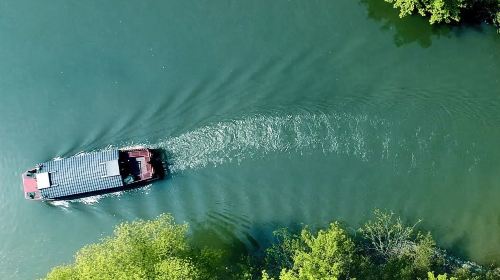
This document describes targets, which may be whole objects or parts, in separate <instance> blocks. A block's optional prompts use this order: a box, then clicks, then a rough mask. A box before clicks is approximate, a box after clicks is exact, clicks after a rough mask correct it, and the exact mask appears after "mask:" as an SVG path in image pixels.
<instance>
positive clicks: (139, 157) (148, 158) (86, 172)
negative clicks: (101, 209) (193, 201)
mask: <svg viewBox="0 0 500 280" xmlns="http://www.w3.org/2000/svg"><path fill="white" fill-rule="evenodd" d="M164 175H165V174H164V169H163V166H162V160H161V157H160V153H159V152H157V151H155V150H152V149H147V148H140V149H130V150H110V151H102V152H92V153H86V154H82V155H77V156H73V157H69V158H64V159H59V160H52V161H48V162H45V163H41V164H38V165H37V166H36V167H35V168H34V169H31V170H28V171H26V172H25V173H24V174H23V175H22V177H23V186H24V196H25V198H26V199H29V200H57V199H70V198H78V197H83V196H89V195H95V194H101V193H108V192H113V191H120V190H124V189H129V188H133V187H136V186H139V185H143V184H145V183H148V182H150V181H153V180H157V179H160V178H161V177H163V176H164Z"/></svg>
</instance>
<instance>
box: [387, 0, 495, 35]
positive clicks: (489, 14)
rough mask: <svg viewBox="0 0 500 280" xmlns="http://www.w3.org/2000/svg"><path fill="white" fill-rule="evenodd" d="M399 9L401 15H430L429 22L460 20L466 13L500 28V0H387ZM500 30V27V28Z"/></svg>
mask: <svg viewBox="0 0 500 280" xmlns="http://www.w3.org/2000/svg"><path fill="white" fill-rule="evenodd" d="M385 1H386V2H388V3H391V4H392V5H393V6H394V8H397V9H399V16H400V17H405V16H408V15H411V14H414V13H418V14H420V15H421V16H425V17H429V22H430V23H431V24H434V23H452V22H460V21H461V20H462V19H463V17H464V15H468V16H469V17H474V18H475V19H476V20H481V21H488V22H490V23H493V24H495V25H496V26H497V27H499V28H500V1H499V0H385ZM499 30H500V29H499Z"/></svg>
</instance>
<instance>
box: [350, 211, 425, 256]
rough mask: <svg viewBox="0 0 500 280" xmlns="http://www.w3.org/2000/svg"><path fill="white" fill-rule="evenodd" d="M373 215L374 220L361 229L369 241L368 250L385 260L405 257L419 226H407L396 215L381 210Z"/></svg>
mask: <svg viewBox="0 0 500 280" xmlns="http://www.w3.org/2000/svg"><path fill="white" fill-rule="evenodd" d="M373 215H374V218H373V219H372V220H369V221H368V222H366V223H365V224H364V226H363V227H362V228H361V229H359V231H360V232H361V234H362V236H363V237H364V238H365V240H366V241H367V244H368V245H367V249H368V250H372V251H373V252H374V253H375V254H376V255H378V256H379V257H381V258H382V259H385V260H387V259H390V258H393V257H401V256H403V255H405V254H406V253H407V252H406V251H408V249H409V248H410V246H409V243H408V241H410V240H411V238H412V235H413V232H414V228H415V226H416V225H417V224H415V225H413V226H411V227H409V226H405V225H404V224H403V222H402V221H401V218H400V217H395V216H394V213H392V212H390V213H389V212H383V211H381V210H379V209H375V211H374V212H373Z"/></svg>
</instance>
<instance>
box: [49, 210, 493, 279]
mask: <svg viewBox="0 0 500 280" xmlns="http://www.w3.org/2000/svg"><path fill="white" fill-rule="evenodd" d="M418 224H419V222H417V223H415V224H413V225H411V226H408V225H405V224H404V223H403V222H402V221H401V218H400V217H398V216H396V215H395V214H394V213H392V212H383V211H380V210H375V211H374V213H373V217H372V218H371V219H370V220H368V221H367V222H366V223H365V224H364V225H363V226H362V227H361V228H359V229H357V230H354V231H353V230H348V229H347V227H346V226H345V225H342V224H341V223H340V222H337V221H336V222H332V223H331V224H330V225H329V226H328V227H327V228H324V229H320V230H318V231H316V230H312V229H310V228H309V227H308V226H305V227H304V228H302V229H301V230H300V232H292V231H290V230H289V229H286V228H282V229H278V230H277V231H275V233H274V235H275V237H276V239H275V242H274V243H273V244H272V245H271V246H270V247H268V248H266V249H265V250H263V253H262V254H258V253H257V252H247V253H245V254H241V255H239V256H238V257H237V258H234V256H235V252H232V251H231V250H221V249H215V248H213V247H210V246H201V247H200V246H195V245H193V242H192V239H191V236H190V235H189V234H188V225H187V224H176V223H175V222H174V219H173V217H172V216H171V215H169V214H163V215H161V216H159V217H158V218H157V219H155V220H151V221H143V220H139V221H134V222H131V223H123V224H121V225H119V226H117V227H116V229H115V231H114V234H113V236H110V237H106V238H104V239H102V241H101V242H100V243H96V244H90V245H87V246H85V247H84V248H82V249H80V250H79V251H78V252H77V253H76V255H75V261H74V263H72V264H68V265H63V266H59V267H56V268H54V269H52V271H51V272H50V273H49V274H48V275H47V277H46V279H48V280H62V279H268V280H269V279H280V280H290V279H435V277H438V278H437V279H500V269H499V268H496V267H484V266H480V265H478V264H476V263H474V262H472V261H465V260H461V259H459V258H457V257H454V256H452V255H449V254H448V253H447V252H446V251H445V250H443V249H441V248H439V247H437V246H436V242H435V241H434V239H433V238H432V235H431V233H429V232H427V233H426V232H422V231H418V230H417V229H416V228H417V226H418ZM236 255H237V254H236ZM230 256H233V257H230ZM235 260H237V261H235Z"/></svg>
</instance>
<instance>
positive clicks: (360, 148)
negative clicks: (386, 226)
mask: <svg viewBox="0 0 500 280" xmlns="http://www.w3.org/2000/svg"><path fill="white" fill-rule="evenodd" d="M380 2H381V0H363V1H361V2H359V1H352V0H338V1H326V0H325V1H312V2H311V1H307V2H305V1H284V0H283V1H280V0H279V1H260V0H258V1H245V2H243V1H94V0H90V1H73V0H69V1H68V0H64V1H63V0H56V1H52V2H51V3H50V5H47V3H45V2H43V1H34V0H16V1H2V2H1V3H0V178H1V180H0V190H1V192H0V275H2V277H1V278H2V279H30V278H36V277H41V276H43V275H44V274H45V273H46V272H47V271H48V270H49V269H50V267H52V266H54V265H57V264H61V263H64V262H69V261H70V260H71V259H72V255H73V253H74V252H75V251H76V250H77V249H78V248H80V247H81V246H83V245H84V244H87V243H89V242H95V241H97V240H99V238H101V237H102V236H103V235H107V234H109V233H110V232H111V231H112V228H113V226H114V225H116V224H117V223H119V222H122V221H129V220H133V219H136V218H153V217H155V216H157V215H159V214H160V213H163V212H171V213H173V215H174V216H175V217H176V219H177V220H178V221H187V222H189V223H190V224H191V226H192V229H193V231H194V232H200V231H201V230H202V229H206V230H209V231H210V232H212V234H211V235H210V236H205V237H203V235H202V236H201V239H202V240H203V239H204V238H205V240H207V241H208V240H213V238H214V235H215V239H218V240H219V242H220V240H222V242H223V243H224V242H226V243H227V244H239V245H238V246H245V247H246V248H248V249H251V250H252V249H258V248H259V247H261V246H263V245H265V244H266V243H267V242H268V241H269V238H270V235H269V233H270V231H271V230H272V229H274V228H275V227H278V226H283V225H293V224H297V223H308V224H312V225H314V226H324V225H325V224H327V223H328V222H329V221H330V220H332V219H340V220H343V221H346V222H347V223H349V224H350V225H352V226H353V227H356V226H358V225H359V223H360V222H362V221H363V220H365V219H366V218H367V217H368V215H369V214H370V212H371V210H372V209H373V208H375V207H380V208H384V209H391V210H394V211H396V212H397V213H399V214H401V215H402V216H403V217H404V218H405V219H407V220H409V221H411V220H416V219H418V218H422V219H423V220H424V222H423V223H422V224H421V225H422V227H424V228H426V229H428V230H432V231H433V233H434V234H435V236H436V238H437V240H438V242H439V244H441V245H442V246H444V247H445V248H447V249H450V250H452V251H453V252H454V253H456V254H459V255H462V256H466V257H470V258H473V259H474V260H476V261H479V262H482V263H489V262H491V261H497V262H498V261H500V203H499V202H498V201H499V199H500V36H498V35H497V34H496V33H495V30H494V29H493V28H491V27H489V26H487V25H483V26H476V27H462V28H451V29H450V28H445V27H440V28H439V27H438V28H436V27H435V28H431V27H430V26H428V24H427V23H426V21H425V20H423V19H419V18H410V19H406V20H399V19H398V17H397V12H396V11H394V10H392V9H391V8H390V7H389V6H387V5H385V4H383V3H380ZM134 145H150V146H153V147H158V148H164V149H166V150H167V151H168V153H169V154H170V158H169V161H170V164H171V169H172V172H173V175H172V177H171V178H169V179H168V180H165V181H162V182H158V183H154V184H152V185H150V186H148V187H146V188H143V189H138V190H134V191H130V192H125V193H119V194H115V195H107V196H102V197H92V198H88V199H82V200H78V201H69V202H59V203H53V204H49V203H36V202H29V201H24V199H23V195H22V192H21V187H20V185H21V182H20V174H21V172H22V171H23V170H25V169H27V168H29V167H31V166H33V165H34V164H35V163H37V162H42V161H45V160H48V159H51V158H54V157H58V156H63V157H64V156H71V155H74V154H76V153H78V152H81V151H94V150H102V149H109V148H119V147H127V146H134Z"/></svg>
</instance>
